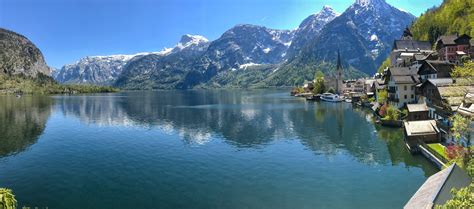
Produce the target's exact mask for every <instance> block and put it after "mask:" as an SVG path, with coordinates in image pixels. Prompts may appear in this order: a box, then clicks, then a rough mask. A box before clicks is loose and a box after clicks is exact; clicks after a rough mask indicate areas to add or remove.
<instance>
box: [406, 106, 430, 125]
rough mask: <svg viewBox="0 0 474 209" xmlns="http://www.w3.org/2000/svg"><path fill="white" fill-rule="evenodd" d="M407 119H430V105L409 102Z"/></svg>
mask: <svg viewBox="0 0 474 209" xmlns="http://www.w3.org/2000/svg"><path fill="white" fill-rule="evenodd" d="M407 110H408V116H407V121H418V120H428V119H429V117H428V113H429V110H428V106H426V104H424V103H423V104H407Z"/></svg>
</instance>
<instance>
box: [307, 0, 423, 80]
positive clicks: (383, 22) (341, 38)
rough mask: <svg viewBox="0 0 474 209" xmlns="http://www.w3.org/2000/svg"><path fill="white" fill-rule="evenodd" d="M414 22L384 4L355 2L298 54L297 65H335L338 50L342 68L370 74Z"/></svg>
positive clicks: (380, 1) (365, 0) (367, 0)
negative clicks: (320, 62)
mask: <svg viewBox="0 0 474 209" xmlns="http://www.w3.org/2000/svg"><path fill="white" fill-rule="evenodd" d="M414 19H415V16H413V15H411V14H409V13H407V12H404V11H401V10H399V9H397V8H395V7H393V6H391V5H389V4H388V3H386V2H385V0H357V1H356V2H355V3H354V4H352V5H351V6H350V7H349V8H348V9H347V10H346V11H345V12H344V13H343V14H342V15H340V16H338V17H337V18H335V19H334V20H333V21H331V22H330V23H328V24H327V25H326V26H325V27H324V28H323V29H322V30H321V32H320V34H319V36H318V37H317V38H316V39H314V40H313V41H312V42H311V43H310V44H309V45H308V46H307V47H305V48H304V49H303V50H302V51H301V55H302V57H303V58H302V59H300V62H305V61H306V60H308V59H316V60H320V61H329V62H335V58H336V53H337V50H340V52H341V56H342V58H343V62H344V63H345V64H346V65H348V66H352V67H354V68H355V69H358V70H360V71H363V72H365V73H368V74H372V73H374V72H375V71H376V69H377V67H378V66H379V65H380V64H381V63H382V62H383V60H384V59H385V58H386V57H387V55H388V54H389V53H390V50H391V47H392V44H393V41H394V40H395V39H398V38H399V37H400V36H401V34H402V32H403V29H404V28H405V27H407V26H409V25H410V24H411V22H412V21H413V20H414Z"/></svg>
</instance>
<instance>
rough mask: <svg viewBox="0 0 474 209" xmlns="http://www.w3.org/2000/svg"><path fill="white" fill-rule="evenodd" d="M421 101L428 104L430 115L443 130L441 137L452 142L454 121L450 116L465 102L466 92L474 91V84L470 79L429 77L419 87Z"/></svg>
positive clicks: (418, 96) (418, 95)
mask: <svg viewBox="0 0 474 209" xmlns="http://www.w3.org/2000/svg"><path fill="white" fill-rule="evenodd" d="M416 93H417V98H418V100H419V102H424V103H426V104H427V106H428V110H429V113H428V116H429V117H430V118H432V119H434V120H436V122H437V125H438V127H439V129H440V131H441V137H442V138H443V139H444V140H446V142H448V143H449V142H452V141H453V140H454V139H453V137H452V135H451V127H452V123H451V121H450V117H452V116H453V114H454V113H455V112H456V111H457V110H458V107H459V106H460V105H461V104H462V103H463V101H464V98H465V96H466V94H468V93H471V94H472V93H474V85H473V83H472V82H471V80H470V79H460V78H458V79H456V80H453V79H451V78H438V79H428V80H426V81H425V82H423V83H422V84H421V85H418V88H417V91H416Z"/></svg>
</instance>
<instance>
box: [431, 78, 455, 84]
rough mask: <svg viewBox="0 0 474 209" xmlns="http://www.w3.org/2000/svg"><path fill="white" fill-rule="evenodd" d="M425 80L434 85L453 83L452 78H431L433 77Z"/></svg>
mask: <svg viewBox="0 0 474 209" xmlns="http://www.w3.org/2000/svg"><path fill="white" fill-rule="evenodd" d="M426 82H430V83H432V84H433V85H434V86H446V85H450V84H453V79H452V78H433V79H428V80H427V81H426Z"/></svg>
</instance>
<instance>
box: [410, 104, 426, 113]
mask: <svg viewBox="0 0 474 209" xmlns="http://www.w3.org/2000/svg"><path fill="white" fill-rule="evenodd" d="M407 108H408V112H425V111H428V106H426V104H407Z"/></svg>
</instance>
